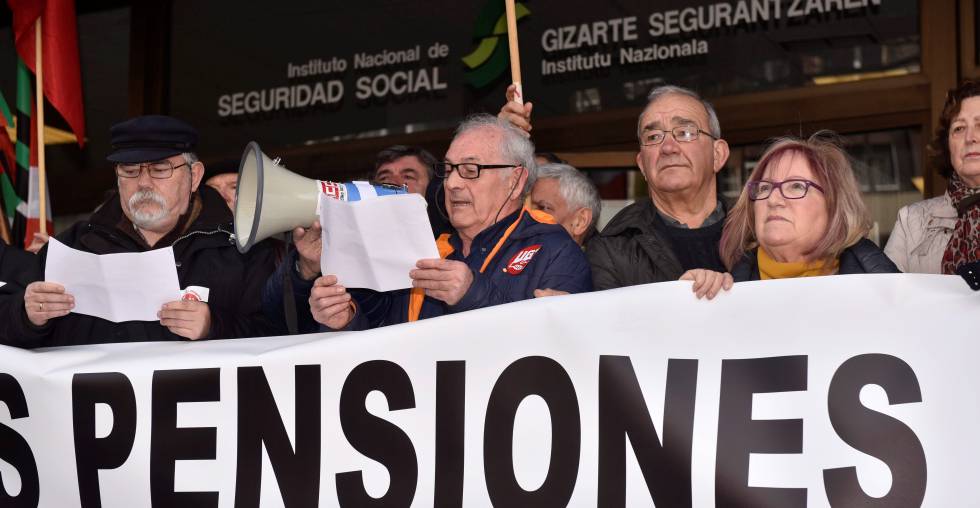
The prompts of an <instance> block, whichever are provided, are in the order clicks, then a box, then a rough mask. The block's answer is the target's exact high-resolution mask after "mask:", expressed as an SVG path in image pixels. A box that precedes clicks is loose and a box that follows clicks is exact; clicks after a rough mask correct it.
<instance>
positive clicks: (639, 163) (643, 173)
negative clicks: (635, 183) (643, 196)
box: [636, 152, 647, 182]
mask: <svg viewBox="0 0 980 508" xmlns="http://www.w3.org/2000/svg"><path fill="white" fill-rule="evenodd" d="M642 161H643V159H642V158H641V157H640V152H636V167H637V168H640V176H642V177H643V181H644V182H645V181H647V172H646V171H645V170H644V169H643V162H642Z"/></svg>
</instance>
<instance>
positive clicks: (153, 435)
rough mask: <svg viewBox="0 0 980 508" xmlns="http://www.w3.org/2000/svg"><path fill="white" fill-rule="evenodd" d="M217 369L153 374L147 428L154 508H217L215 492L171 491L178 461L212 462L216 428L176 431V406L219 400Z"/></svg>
mask: <svg viewBox="0 0 980 508" xmlns="http://www.w3.org/2000/svg"><path fill="white" fill-rule="evenodd" d="M220 373H221V371H220V369H216V368H212V369H180V370H158V371H154V372H153V390H152V392H153V403H152V407H153V409H152V413H151V420H152V422H151V427H150V502H151V503H152V504H153V506H180V507H185V508H186V507H194V508H199V507H206V506H218V493H217V492H174V476H175V473H176V470H175V468H176V463H177V461H178V460H214V458H215V454H216V449H217V435H218V429H216V428H214V427H201V428H178V427H177V404H179V403H181V402H215V401H218V400H220V398H221V377H220Z"/></svg>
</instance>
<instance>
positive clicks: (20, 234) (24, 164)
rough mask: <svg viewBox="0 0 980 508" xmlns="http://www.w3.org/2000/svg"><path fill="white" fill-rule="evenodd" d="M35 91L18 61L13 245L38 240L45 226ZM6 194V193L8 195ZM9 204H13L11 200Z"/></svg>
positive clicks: (49, 219) (49, 221) (49, 224)
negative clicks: (39, 166)
mask: <svg viewBox="0 0 980 508" xmlns="http://www.w3.org/2000/svg"><path fill="white" fill-rule="evenodd" d="M33 99H34V93H33V86H32V84H31V75H30V72H28V70H27V67H26V66H24V63H23V62H21V61H20V60H18V62H17V108H16V111H17V113H16V114H17V144H16V148H15V153H16V166H17V169H16V178H15V179H14V182H13V183H14V196H13V197H12V199H11V200H10V201H13V203H14V205H12V208H14V210H15V212H16V213H11V214H10V216H11V217H12V218H13V227H12V228H11V240H12V242H11V243H12V245H17V246H22V247H27V246H28V245H30V244H31V242H32V241H33V240H34V233H37V232H39V231H40V230H41V227H40V226H41V223H40V216H41V207H40V203H39V201H40V192H39V190H38V167H37V145H38V143H37V139H36V138H37V136H35V134H34V133H35V132H37V131H36V124H35V123H34V122H33V118H34V115H33V114H32V113H33V105H34V100H33ZM5 197H6V196H5ZM8 206H11V205H10V204H8ZM47 211H48V215H47V217H48V221H47V222H48V231H49V232H53V231H54V229H53V228H54V224H53V223H52V221H51V200H50V199H48V200H47Z"/></svg>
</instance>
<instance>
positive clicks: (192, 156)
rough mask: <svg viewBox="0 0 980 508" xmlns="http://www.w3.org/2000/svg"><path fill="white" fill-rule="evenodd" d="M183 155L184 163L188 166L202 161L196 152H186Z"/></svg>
mask: <svg viewBox="0 0 980 508" xmlns="http://www.w3.org/2000/svg"><path fill="white" fill-rule="evenodd" d="M181 155H182V156H183V157H184V162H186V163H187V165H188V166H193V165H194V164H195V163H197V162H200V161H201V159H199V158H198V157H197V154H196V153H194V152H184V153H182V154H181Z"/></svg>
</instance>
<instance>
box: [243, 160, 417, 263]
mask: <svg viewBox="0 0 980 508" xmlns="http://www.w3.org/2000/svg"><path fill="white" fill-rule="evenodd" d="M405 192H406V191H405V189H404V188H403V187H396V186H393V185H371V184H369V183H367V182H347V183H337V182H329V181H324V180H314V179H312V178H306V177H305V176H300V175H297V174H296V173H293V172H292V171H290V170H288V169H286V168H285V167H283V166H280V165H279V163H278V159H277V160H272V159H270V158H269V156H268V155H266V154H264V153H262V149H260V148H259V145H258V143H256V142H254V141H252V142H251V143H249V144H248V146H246V147H245V153H244V154H243V155H242V162H241V165H239V167H238V189H237V190H236V191H235V241H236V243H237V244H238V250H239V251H240V252H242V253H245V252H247V251H248V250H249V249H251V248H252V246H253V245H255V244H256V243H258V242H261V241H262V240H265V239H266V238H269V237H270V236H272V235H275V234H278V233H282V232H285V231H292V230H293V229H295V228H297V227H301V226H302V227H309V226H310V225H311V224H313V220H314V219H316V217H317V204H318V203H319V201H320V194H325V195H326V196H327V197H331V198H334V199H339V200H341V201H359V200H361V199H367V198H370V197H377V196H386V195H391V194H405Z"/></svg>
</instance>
